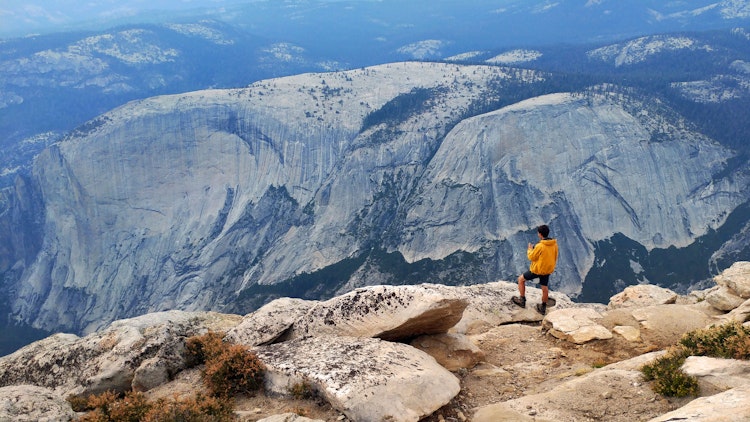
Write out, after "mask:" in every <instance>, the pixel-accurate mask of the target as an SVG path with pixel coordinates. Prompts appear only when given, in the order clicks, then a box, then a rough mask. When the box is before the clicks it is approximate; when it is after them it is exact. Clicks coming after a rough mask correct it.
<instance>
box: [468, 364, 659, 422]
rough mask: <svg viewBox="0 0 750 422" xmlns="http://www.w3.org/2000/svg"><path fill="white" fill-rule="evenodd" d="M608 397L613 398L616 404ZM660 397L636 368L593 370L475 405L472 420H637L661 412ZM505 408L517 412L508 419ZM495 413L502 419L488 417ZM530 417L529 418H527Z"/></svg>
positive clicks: (475, 421) (485, 421)
mask: <svg viewBox="0 0 750 422" xmlns="http://www.w3.org/2000/svg"><path fill="white" fill-rule="evenodd" d="M609 400H613V401H614V400H616V401H617V402H618V405H617V406H613V405H610V404H609V403H608V401H609ZM662 409H663V405H662V404H661V403H660V397H659V396H658V395H657V394H656V393H654V392H653V391H652V390H651V388H650V387H649V385H648V384H647V383H644V382H643V377H642V374H641V373H640V371H638V370H625V369H610V368H608V367H604V368H600V369H597V370H594V371H592V372H590V373H588V374H585V375H582V376H580V377H578V378H574V379H571V380H570V381H567V382H564V383H562V384H559V385H557V386H555V387H553V388H552V389H550V390H548V391H546V392H544V393H540V394H532V395H528V396H524V397H520V398H517V399H513V400H509V401H506V402H503V403H499V404H495V405H490V406H486V407H483V408H480V409H477V411H476V413H475V415H479V416H480V417H481V419H480V418H477V417H475V418H473V419H472V421H473V422H489V421H493V420H518V421H525V420H529V421H531V420H533V421H589V420H600V421H615V420H616V421H638V420H646V419H647V418H651V417H654V416H657V415H659V414H661V413H662V412H663V410H662ZM508 412H515V414H517V415H520V416H519V417H518V418H517V419H508V416H504V415H508ZM493 413H494V414H497V415H500V416H503V417H505V418H506V419H490V418H489V416H487V417H485V416H484V415H491V414H493ZM529 418H531V419H529Z"/></svg>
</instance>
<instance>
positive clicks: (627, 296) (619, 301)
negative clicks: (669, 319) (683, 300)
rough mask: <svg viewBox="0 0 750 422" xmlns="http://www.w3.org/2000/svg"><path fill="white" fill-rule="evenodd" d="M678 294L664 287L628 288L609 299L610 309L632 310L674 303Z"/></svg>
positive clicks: (636, 286)
mask: <svg viewBox="0 0 750 422" xmlns="http://www.w3.org/2000/svg"><path fill="white" fill-rule="evenodd" d="M677 297H678V294H677V293H675V292H673V291H672V290H669V289H666V288H664V287H659V286H655V285H653V284H639V285H635V286H628V287H626V288H625V289H624V290H623V291H621V292H620V293H617V294H616V295H614V296H612V297H611V298H610V299H609V304H608V305H607V306H609V308H610V309H617V308H633V307H643V306H651V305H664V304H668V303H675V302H676V301H677Z"/></svg>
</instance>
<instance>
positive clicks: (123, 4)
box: [0, 0, 283, 36]
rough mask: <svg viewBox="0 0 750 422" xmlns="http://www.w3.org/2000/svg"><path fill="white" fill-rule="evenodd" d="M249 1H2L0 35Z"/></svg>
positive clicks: (0, 7)
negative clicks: (146, 13) (153, 12)
mask: <svg viewBox="0 0 750 422" xmlns="http://www.w3.org/2000/svg"><path fill="white" fill-rule="evenodd" d="M253 1H258V0H90V1H86V0H83V1H81V0H30V1H29V0H2V1H0V36H20V35H27V34H31V33H35V32H48V31H52V30H58V29H70V28H73V27H76V26H78V25H79V24H86V26H92V25H96V24H97V23H104V21H111V20H117V19H125V18H129V17H134V16H138V15H143V14H144V13H145V12H149V11H159V10H161V11H174V10H191V9H220V8H222V7H225V6H229V5H233V4H238V3H251V2H253ZM277 1H279V0H277ZM280 1H283V0H280Z"/></svg>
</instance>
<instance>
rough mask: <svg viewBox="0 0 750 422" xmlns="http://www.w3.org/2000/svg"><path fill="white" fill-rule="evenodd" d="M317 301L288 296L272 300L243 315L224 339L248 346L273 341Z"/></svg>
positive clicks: (284, 332)
mask: <svg viewBox="0 0 750 422" xmlns="http://www.w3.org/2000/svg"><path fill="white" fill-rule="evenodd" d="M317 303H318V302H317V301H309V300H303V299H293V298H288V297H283V298H279V299H276V300H273V301H271V302H269V303H267V304H265V305H263V306H262V307H261V308H260V309H258V310H257V311H255V312H253V313H250V314H248V315H245V316H244V317H243V318H242V322H240V323H239V325H237V326H236V327H234V328H232V329H231V330H229V331H228V332H227V334H226V336H225V337H224V339H225V340H227V341H229V342H231V343H237V344H244V345H246V346H249V347H252V346H261V345H264V344H270V343H273V342H274V341H276V340H278V339H279V338H280V337H282V336H283V335H284V334H286V332H287V331H288V330H289V329H290V328H291V327H292V325H293V324H294V323H295V322H297V321H298V320H299V319H300V318H302V317H303V316H304V315H305V314H306V313H307V312H308V311H309V310H310V308H312V307H313V306H315V305H316V304H317Z"/></svg>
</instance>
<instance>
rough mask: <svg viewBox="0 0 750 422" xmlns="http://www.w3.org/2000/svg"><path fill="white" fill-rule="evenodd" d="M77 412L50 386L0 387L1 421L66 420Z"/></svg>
mask: <svg viewBox="0 0 750 422" xmlns="http://www.w3.org/2000/svg"><path fill="white" fill-rule="evenodd" d="M75 419H76V413H75V412H74V411H73V409H72V408H71V407H70V404H69V403H68V402H67V401H65V399H64V398H63V397H61V396H60V395H59V394H57V393H55V392H54V391H52V390H50V389H49V388H44V387H37V386H34V385H14V386H9V387H2V388H0V421H3V422H66V421H72V420H75Z"/></svg>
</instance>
